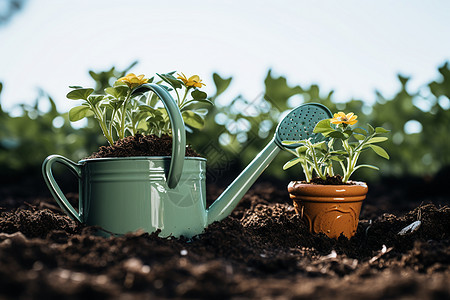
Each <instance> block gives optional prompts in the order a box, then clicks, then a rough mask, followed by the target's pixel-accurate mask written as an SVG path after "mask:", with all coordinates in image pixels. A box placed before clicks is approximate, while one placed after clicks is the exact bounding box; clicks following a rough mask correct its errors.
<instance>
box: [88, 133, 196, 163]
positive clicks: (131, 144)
mask: <svg viewBox="0 0 450 300" xmlns="http://www.w3.org/2000/svg"><path fill="white" fill-rule="evenodd" d="M171 155H172V137H171V136H168V135H162V136H161V137H158V136H156V135H142V134H136V135H134V136H129V137H126V138H124V139H121V140H118V141H116V142H115V143H114V145H112V146H101V147H100V148H99V150H98V152H95V153H93V154H92V155H91V156H89V157H88V158H104V157H131V156H171ZM186 156H188V157H199V156H200V155H199V154H198V153H197V152H195V150H194V149H192V148H191V147H190V146H187V147H186Z"/></svg>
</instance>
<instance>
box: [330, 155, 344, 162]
mask: <svg viewBox="0 0 450 300" xmlns="http://www.w3.org/2000/svg"><path fill="white" fill-rule="evenodd" d="M330 159H331V160H334V161H343V160H344V159H345V156H343V155H332V156H330Z"/></svg>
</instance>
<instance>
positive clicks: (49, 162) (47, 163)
mask: <svg viewBox="0 0 450 300" xmlns="http://www.w3.org/2000/svg"><path fill="white" fill-rule="evenodd" d="M54 163H60V164H62V165H64V166H66V167H68V168H69V170H70V171H72V173H73V174H75V176H77V178H78V184H81V182H80V180H81V165H79V164H76V163H74V162H73V161H71V160H70V159H67V158H65V157H64V156H61V155H50V156H49V157H47V158H46V159H45V160H44V163H43V164H42V174H43V175H44V180H45V183H47V186H48V188H49V190H50V192H51V193H52V195H53V198H55V200H56V202H57V203H58V204H59V206H60V207H61V208H62V209H63V210H64V212H65V213H66V214H67V215H68V216H69V217H71V218H72V220H77V221H79V222H82V219H83V217H82V215H81V213H78V212H77V211H76V210H75V209H74V208H73V206H72V205H71V204H70V202H69V201H68V200H67V198H66V196H65V195H64V193H63V192H62V191H61V189H60V188H59V186H58V184H57V183H56V180H55V178H54V177H53V172H52V167H53V164H54ZM80 197H81V194H80Z"/></svg>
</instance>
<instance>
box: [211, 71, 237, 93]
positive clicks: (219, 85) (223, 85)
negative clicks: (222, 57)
mask: <svg viewBox="0 0 450 300" xmlns="http://www.w3.org/2000/svg"><path fill="white" fill-rule="evenodd" d="M232 79H233V77H230V78H222V77H220V75H219V74H217V73H214V74H213V80H214V84H215V85H216V94H215V95H214V98H216V97H217V96H219V95H220V94H222V93H223V92H225V90H226V89H227V88H228V86H229V85H230V83H231V80H232Z"/></svg>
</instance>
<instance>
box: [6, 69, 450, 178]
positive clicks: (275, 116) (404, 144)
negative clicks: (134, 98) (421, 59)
mask: <svg viewBox="0 0 450 300" xmlns="http://www.w3.org/2000/svg"><path fill="white" fill-rule="evenodd" d="M135 64H136V62H134V63H133V64H131V65H130V66H129V67H128V68H127V69H125V70H124V71H118V70H116V69H115V68H114V67H113V68H111V69H110V70H108V71H104V72H98V73H96V72H94V71H90V72H89V74H90V75H91V77H92V79H93V80H94V81H95V85H96V88H95V90H96V93H98V94H100V93H102V92H103V90H104V88H105V87H106V86H108V85H109V84H111V82H113V81H114V80H115V79H117V78H119V77H122V76H124V75H125V74H126V72H128V71H129V70H130V69H131V68H132V67H133V66H134V65H135ZM439 73H440V78H439V79H437V80H436V81H433V82H431V83H429V84H425V85H423V86H422V87H420V88H419V89H418V90H416V91H410V90H409V89H407V84H408V80H409V78H406V77H402V76H398V79H399V82H400V85H401V88H400V90H399V91H398V92H397V93H396V95H395V96H394V97H392V98H391V99H388V98H386V97H384V96H383V95H382V94H381V93H378V92H377V101H376V103H374V104H373V105H369V104H367V103H366V102H364V101H362V100H355V99H352V100H350V101H348V102H345V103H336V102H334V101H333V97H332V96H333V91H327V92H324V91H321V90H320V89H319V86H317V85H311V86H309V87H302V86H300V85H297V86H289V85H288V84H287V80H286V78H285V77H282V76H279V77H276V76H273V74H272V72H271V71H270V70H269V72H268V74H267V76H266V79H265V81H264V83H265V91H264V92H263V93H261V95H259V96H256V97H255V98H254V99H245V98H244V97H242V96H238V97H236V98H235V99H233V100H231V101H228V103H227V105H220V104H216V105H215V106H214V107H212V109H211V110H210V112H209V113H208V115H207V117H206V120H205V122H206V126H205V127H204V128H203V129H202V131H201V132H198V131H194V132H192V133H190V134H188V142H189V143H190V144H192V145H193V146H194V148H196V149H197V150H198V151H199V152H201V153H202V154H204V155H205V156H206V157H207V158H208V168H209V169H210V170H212V169H215V170H218V172H216V173H214V172H213V173H212V174H213V175H214V174H216V175H218V174H219V175H220V174H226V173H227V172H231V170H230V167H231V166H238V167H240V168H243V167H245V166H246V165H247V164H248V163H249V162H250V161H251V160H252V159H253V158H254V157H255V156H256V155H257V154H258V153H259V152H260V151H261V150H262V149H263V148H264V146H265V145H266V144H267V143H268V141H269V140H270V139H271V138H272V137H273V133H274V131H275V128H276V126H277V124H278V120H280V118H281V117H282V115H283V114H284V113H286V112H287V111H289V110H290V109H291V108H292V107H293V106H294V105H293V103H292V102H293V99H297V100H298V99H300V100H301V101H300V102H302V103H307V102H319V103H322V104H324V105H326V106H327V107H328V108H329V109H330V110H331V111H332V112H337V111H345V112H354V113H355V114H357V115H358V120H359V122H360V124H361V125H363V124H365V123H370V124H372V125H374V126H381V127H384V128H386V129H389V130H391V138H390V139H389V141H388V142H386V143H384V145H383V147H384V148H386V150H387V151H388V153H389V154H390V155H391V159H390V160H389V161H388V162H386V161H384V160H383V159H380V158H378V157H377V156H376V155H373V154H371V153H370V152H367V153H364V154H362V156H361V162H364V161H366V159H367V161H370V162H371V163H373V164H375V165H377V166H379V167H380V169H381V172H376V171H372V170H364V169H362V170H361V171H360V170H358V171H357V172H356V174H355V175H354V178H357V179H362V180H373V179H376V177H377V176H380V174H382V175H394V176H403V175H407V174H411V175H429V174H434V173H435V172H437V171H438V170H439V169H440V168H441V167H442V166H446V165H450V152H448V149H450V139H449V138H448V134H447V131H448V129H449V128H450V110H449V108H450V101H449V99H450V69H449V65H448V63H445V64H444V65H443V66H442V67H440V68H439ZM212 77H213V82H214V84H215V87H216V93H215V94H214V95H213V96H212V97H211V100H213V101H214V100H215V99H217V98H218V97H221V96H223V95H222V93H223V92H225V91H226V90H227V88H228V87H229V85H230V84H231V82H232V78H222V77H221V76H219V75H218V74H213V76H212ZM207 81H208V80H205V82H207ZM207 84H210V83H208V82H207ZM0 97H1V85H0ZM0 100H1V98H0ZM62 100H63V99H62V97H61V101H62ZM41 101H48V102H49V103H50V107H51V108H50V110H49V111H41V110H39V103H40V102H41ZM214 102H215V103H218V102H216V101H214ZM219 103H220V102H219ZM297 104H298V103H297ZM20 110H21V113H20V114H19V116H17V117H12V116H11V115H10V114H9V113H8V112H5V111H3V110H2V109H1V106H0V168H1V170H2V171H3V174H12V173H14V174H25V175H27V174H30V175H31V173H29V172H30V170H31V171H32V174H39V173H40V165H41V163H42V161H43V159H44V158H45V157H46V156H47V155H49V154H54V153H58V154H62V155H65V156H67V157H69V158H71V159H73V160H78V159H81V158H83V157H85V156H86V155H88V154H89V153H92V152H94V151H95V150H96V149H97V148H98V147H99V146H100V145H102V144H104V141H103V137H102V136H101V134H100V133H99V131H98V128H97V127H95V124H94V122H93V121H92V120H91V121H90V122H89V123H88V125H87V126H86V127H85V128H81V129H75V128H73V127H72V126H71V125H70V122H69V121H68V117H67V113H60V112H58V111H57V109H56V106H55V103H54V101H53V99H52V98H51V97H50V96H48V95H46V94H45V93H43V92H41V93H40V95H39V96H38V98H37V100H36V104H35V105H34V106H27V105H20ZM410 127H412V129H413V130H414V129H416V131H417V130H418V129H420V130H419V132H417V133H410V131H408V130H409V129H411V128H410ZM414 127H415V128H414ZM290 158H291V156H290V154H289V153H287V152H286V153H284V152H282V153H281V154H280V155H279V156H278V157H277V158H276V159H275V160H274V162H272V164H271V165H270V166H269V168H268V169H267V170H266V172H265V175H266V176H276V177H278V178H284V179H301V178H302V176H303V175H302V172H301V170H300V169H298V170H296V169H295V168H291V169H290V170H289V172H286V171H283V170H282V166H283V164H284V163H285V162H286V161H287V160H289V159H290ZM5 176H8V175H5ZM216 177H217V176H216Z"/></svg>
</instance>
